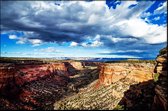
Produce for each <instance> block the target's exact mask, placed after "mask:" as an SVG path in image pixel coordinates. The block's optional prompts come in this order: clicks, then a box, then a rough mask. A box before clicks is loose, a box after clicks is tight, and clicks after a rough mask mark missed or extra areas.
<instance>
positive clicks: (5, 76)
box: [0, 63, 18, 91]
mask: <svg viewBox="0 0 168 111" xmlns="http://www.w3.org/2000/svg"><path fill="white" fill-rule="evenodd" d="M17 76H18V75H17V74H16V69H15V65H14V64H10V63H3V64H0V91H1V90H3V88H4V87H5V86H6V85H7V83H10V82H13V81H14V79H15V77H17Z"/></svg>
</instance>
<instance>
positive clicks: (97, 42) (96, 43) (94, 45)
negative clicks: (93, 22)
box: [90, 40, 103, 47]
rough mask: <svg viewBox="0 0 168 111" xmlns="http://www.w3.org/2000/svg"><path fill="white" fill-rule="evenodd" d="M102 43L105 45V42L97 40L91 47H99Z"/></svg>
mask: <svg viewBox="0 0 168 111" xmlns="http://www.w3.org/2000/svg"><path fill="white" fill-rule="evenodd" d="M101 45H103V42H100V41H98V40H96V41H94V42H93V43H92V44H91V45H90V46H91V47H99V46H101Z"/></svg>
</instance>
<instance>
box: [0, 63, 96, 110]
mask: <svg viewBox="0 0 168 111" xmlns="http://www.w3.org/2000/svg"><path fill="white" fill-rule="evenodd" d="M19 63H20V62H19ZM3 64H4V63H3ZM8 66H9V65H8ZM8 66H6V67H8ZM14 68H15V69H17V71H16V72H15V74H17V75H18V76H16V77H15V78H14V80H15V81H13V82H12V84H11V83H10V84H8V85H7V86H8V87H5V90H3V91H1V92H0V103H1V104H0V110H2V109H4V110H5V109H8V110H12V109H25V110H33V109H34V110H35V109H36V110H37V109H38V110H40V109H45V110H47V109H53V103H54V102H55V101H58V100H60V99H61V98H63V97H64V96H66V95H70V94H72V93H77V92H78V90H79V88H80V89H81V88H83V86H86V85H88V84H89V83H91V82H92V81H94V80H95V79H97V78H98V70H97V68H95V67H94V68H92V67H90V68H87V69H82V70H77V69H75V68H74V67H73V66H72V65H71V64H70V63H68V62H67V64H66V63H65V62H57V63H49V64H44V63H43V64H39V63H38V64H36V63H33V64H26V63H25V62H24V64H17V65H16V64H15V65H14ZM68 69H74V71H78V74H76V75H74V74H72V75H73V76H72V75H71V74H70V72H69V71H70V70H68ZM4 73H5V74H6V75H9V74H8V73H7V72H6V71H5V72H4ZM71 73H76V72H71ZM14 85H15V86H18V87H17V88H19V89H20V90H17V88H15V89H16V90H14ZM9 90H12V91H10V93H9ZM2 93H3V94H2ZM11 94H12V95H11ZM14 94H17V96H15V98H10V97H11V96H13V95H14Z"/></svg>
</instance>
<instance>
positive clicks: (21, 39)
mask: <svg viewBox="0 0 168 111" xmlns="http://www.w3.org/2000/svg"><path fill="white" fill-rule="evenodd" d="M26 42H27V38H24V37H20V38H18V41H17V42H16V43H17V44H25V43H26Z"/></svg>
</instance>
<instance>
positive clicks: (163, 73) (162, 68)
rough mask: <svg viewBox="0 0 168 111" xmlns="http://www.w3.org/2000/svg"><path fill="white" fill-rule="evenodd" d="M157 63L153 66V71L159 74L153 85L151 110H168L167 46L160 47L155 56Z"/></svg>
mask: <svg viewBox="0 0 168 111" xmlns="http://www.w3.org/2000/svg"><path fill="white" fill-rule="evenodd" d="M156 61H157V64H156V66H155V70H154V72H155V73H156V74H159V78H158V81H157V85H156V87H155V93H156V95H155V97H154V104H153V110H165V111H166V110H168V109H167V107H168V104H167V97H168V94H167V86H168V79H167V47H166V48H164V49H162V50H161V51H160V53H159V55H158V56H157V58H156Z"/></svg>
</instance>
